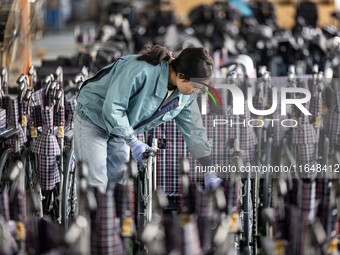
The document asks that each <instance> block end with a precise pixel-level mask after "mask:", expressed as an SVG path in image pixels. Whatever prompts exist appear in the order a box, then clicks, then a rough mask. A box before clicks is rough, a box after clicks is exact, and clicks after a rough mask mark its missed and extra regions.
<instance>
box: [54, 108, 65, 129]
mask: <svg viewBox="0 0 340 255" xmlns="http://www.w3.org/2000/svg"><path fill="white" fill-rule="evenodd" d="M53 109H54V121H53V124H54V126H60V125H61V126H65V107H64V106H62V107H60V108H59V109H57V106H56V105H55V106H54V107H53Z"/></svg>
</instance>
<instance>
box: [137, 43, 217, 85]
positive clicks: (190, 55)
mask: <svg viewBox="0 0 340 255" xmlns="http://www.w3.org/2000/svg"><path fill="white" fill-rule="evenodd" d="M141 53H142V55H140V56H138V57H137V60H141V61H146V62H148V63H149V64H151V65H158V64H159V63H161V62H162V61H164V60H165V61H169V60H170V59H171V60H172V61H169V62H170V65H171V66H172V68H173V69H174V71H175V72H176V73H181V74H183V75H184V78H185V79H186V80H190V79H193V78H210V77H211V76H212V74H213V59H212V57H211V56H210V54H209V51H208V50H207V49H205V48H185V49H184V50H182V51H181V53H180V54H179V56H178V57H177V58H174V57H173V53H172V52H171V51H169V49H167V48H166V47H163V46H160V45H155V46H146V47H145V48H144V50H143V51H142V52H141Z"/></svg>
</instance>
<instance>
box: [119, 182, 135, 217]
mask: <svg viewBox="0 0 340 255" xmlns="http://www.w3.org/2000/svg"><path fill="white" fill-rule="evenodd" d="M114 198H115V205H116V216H117V218H122V216H123V213H124V212H126V211H127V210H129V211H130V212H131V216H132V217H133V218H135V191H134V188H132V189H130V190H129V189H128V187H127V186H126V185H122V184H116V185H115V187H114Z"/></svg>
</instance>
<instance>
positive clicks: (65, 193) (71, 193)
mask: <svg viewBox="0 0 340 255" xmlns="http://www.w3.org/2000/svg"><path fill="white" fill-rule="evenodd" d="M76 177H77V175H76V160H75V155H74V151H73V150H71V151H70V152H69V153H68V156H67V158H66V161H65V165H64V172H63V178H62V179H63V181H62V191H61V224H62V225H63V226H64V227H65V229H67V228H68V226H69V224H70V221H71V220H72V219H74V218H75V217H76V216H77V214H78V188H77V186H78V185H77V180H76Z"/></svg>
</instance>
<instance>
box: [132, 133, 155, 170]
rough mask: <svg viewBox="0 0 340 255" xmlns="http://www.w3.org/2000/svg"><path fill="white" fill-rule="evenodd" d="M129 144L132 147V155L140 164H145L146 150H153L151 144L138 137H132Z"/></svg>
mask: <svg viewBox="0 0 340 255" xmlns="http://www.w3.org/2000/svg"><path fill="white" fill-rule="evenodd" d="M128 145H129V146H130V148H131V154H132V157H133V158H134V159H135V160H136V161H137V162H138V163H140V164H142V165H144V164H145V161H146V159H145V158H144V156H143V153H144V152H147V151H150V150H152V149H151V147H150V146H149V145H147V144H146V143H143V142H141V141H139V140H138V139H137V138H134V139H132V140H131V141H130V142H128Z"/></svg>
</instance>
